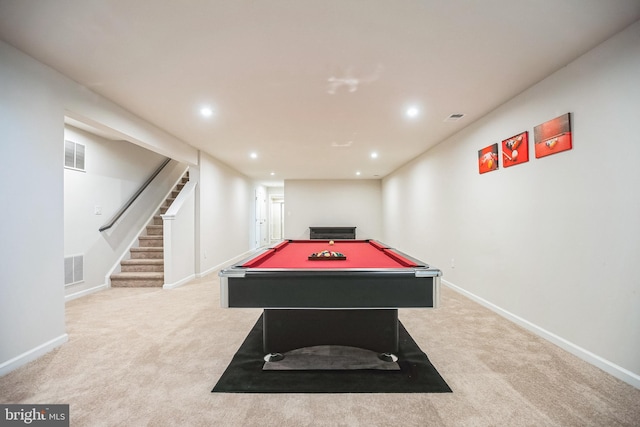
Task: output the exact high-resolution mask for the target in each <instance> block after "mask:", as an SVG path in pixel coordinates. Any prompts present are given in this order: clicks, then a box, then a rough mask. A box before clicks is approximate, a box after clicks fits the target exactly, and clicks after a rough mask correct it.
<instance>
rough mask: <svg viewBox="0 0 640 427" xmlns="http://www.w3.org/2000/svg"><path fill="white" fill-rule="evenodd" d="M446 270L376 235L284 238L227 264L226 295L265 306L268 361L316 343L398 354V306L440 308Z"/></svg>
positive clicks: (226, 300)
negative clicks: (364, 237)
mask: <svg viewBox="0 0 640 427" xmlns="http://www.w3.org/2000/svg"><path fill="white" fill-rule="evenodd" d="M322 251H328V252H329V253H331V252H333V253H334V255H344V257H341V258H344V259H337V258H332V257H327V258H326V259H320V258H319V257H313V256H312V255H313V254H318V253H319V252H322ZM441 275H442V273H441V271H440V270H438V269H437V268H434V267H431V266H429V265H427V264H426V263H424V262H422V261H420V260H417V259H415V258H412V257H410V256H408V255H406V254H404V253H402V252H399V251H397V250H395V249H392V248H390V247H388V246H387V245H385V244H384V243H381V242H379V241H377V240H335V241H329V240H284V241H282V242H280V243H278V244H277V245H275V246H272V247H269V248H267V249H264V250H261V251H259V252H258V253H256V254H255V255H253V256H251V257H249V258H247V259H245V260H243V261H240V262H239V263H237V264H235V265H233V266H230V267H228V268H225V269H223V270H221V271H220V273H219V276H220V299H221V305H222V306H223V307H245V308H249V307H252V308H262V309H263V310H264V311H263V347H264V352H265V354H266V356H265V360H279V359H281V358H282V357H283V354H284V353H286V352H287V351H290V350H294V349H297V348H303V347H311V346H316V345H344V346H351V347H359V348H364V349H368V350H372V351H375V352H377V353H379V354H380V357H381V358H382V359H383V360H397V357H396V356H395V354H396V353H397V351H398V308H416V307H423V308H435V307H437V306H438V302H439V294H440V276H441Z"/></svg>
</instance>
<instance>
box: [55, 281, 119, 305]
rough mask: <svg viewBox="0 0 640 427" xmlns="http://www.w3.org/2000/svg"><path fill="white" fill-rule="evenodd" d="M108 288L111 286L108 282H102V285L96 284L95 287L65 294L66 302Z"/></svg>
mask: <svg viewBox="0 0 640 427" xmlns="http://www.w3.org/2000/svg"><path fill="white" fill-rule="evenodd" d="M108 288H109V286H108V285H107V284H102V285H98V286H94V287H93V288H89V289H83V290H81V291H78V292H74V293H72V294H69V295H65V296H64V302H69V301H71V300H74V299H76V298H80V297H84V296H86V295H89V294H93V293H95V292H99V291H103V290H105V289H108Z"/></svg>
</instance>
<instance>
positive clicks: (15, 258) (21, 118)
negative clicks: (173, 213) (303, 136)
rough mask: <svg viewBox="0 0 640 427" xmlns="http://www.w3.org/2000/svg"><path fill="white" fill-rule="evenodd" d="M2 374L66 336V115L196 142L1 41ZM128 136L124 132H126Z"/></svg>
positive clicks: (181, 154) (148, 141) (179, 145)
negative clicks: (178, 135)
mask: <svg viewBox="0 0 640 427" xmlns="http://www.w3.org/2000/svg"><path fill="white" fill-rule="evenodd" d="M0 93H1V94H2V96H0V138H1V139H2V140H1V142H0V155H1V157H2V159H4V164H3V166H2V168H0V179H1V180H2V181H1V182H2V186H1V187H0V197H1V198H2V200H3V202H4V203H3V206H2V215H1V218H2V219H1V220H0V236H2V241H3V242H2V245H0V375H2V374H3V373H5V372H8V371H9V370H12V369H15V368H16V367H18V366H20V365H22V364H24V363H26V362H28V361H29V360H31V359H33V358H35V357H37V356H39V355H41V354H43V353H45V352H46V351H48V350H51V349H52V348H54V347H56V346H58V345H60V344H62V343H63V342H65V341H66V339H67V337H66V333H65V325H64V277H63V259H64V232H63V230H64V218H63V201H64V195H63V189H64V186H63V182H64V173H63V167H62V166H63V158H64V157H63V153H64V151H63V149H62V147H63V141H64V117H65V115H74V117H75V118H77V119H78V118H81V119H86V120H87V121H93V124H94V125H95V126H98V125H101V123H104V124H105V125H101V126H103V127H105V128H108V129H109V130H111V131H112V132H111V133H113V134H118V135H121V136H126V135H130V136H131V138H130V139H129V140H130V141H132V142H137V143H139V145H144V146H147V147H152V148H153V147H155V148H156V150H154V151H157V152H160V153H162V154H165V155H167V156H169V157H172V158H174V159H178V160H181V161H184V162H188V163H192V164H195V163H196V162H197V150H195V149H193V148H192V147H189V146H188V145H186V144H185V143H184V142H182V141H179V140H178V139H176V138H175V137H173V136H171V135H169V134H167V133H165V132H163V131H162V130H160V129H158V128H156V127H154V126H152V125H150V124H149V123H146V122H144V121H143V120H141V119H140V118H138V117H136V116H134V115H132V114H131V113H129V112H127V111H126V110H124V109H122V108H121V107H119V106H117V105H115V104H113V103H112V102H110V101H108V100H106V99H104V98H101V97H100V96H98V95H96V94H94V93H92V92H91V91H89V90H88V89H87V88H84V87H82V86H80V85H78V84H77V83H75V82H73V81H72V80H70V79H68V78H66V77H64V76H62V75H61V74H59V73H58V72H56V71H54V70H52V69H51V68H49V67H47V66H45V65H43V64H41V63H39V62H37V61H35V60H34V59H32V58H30V57H28V56H26V55H24V54H23V53H21V52H19V51H18V50H16V49H14V48H12V47H11V46H9V45H7V44H6V43H4V42H0ZM123 139H126V138H123Z"/></svg>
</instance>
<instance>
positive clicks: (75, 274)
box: [64, 255, 84, 286]
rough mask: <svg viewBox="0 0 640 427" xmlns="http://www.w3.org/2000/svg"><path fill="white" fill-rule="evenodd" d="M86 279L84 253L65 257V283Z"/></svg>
mask: <svg viewBox="0 0 640 427" xmlns="http://www.w3.org/2000/svg"><path fill="white" fill-rule="evenodd" d="M82 281H84V255H75V256H70V257H65V259H64V284H65V286H68V285H73V284H74V283H79V282H82Z"/></svg>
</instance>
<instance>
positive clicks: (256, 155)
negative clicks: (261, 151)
mask: <svg viewBox="0 0 640 427" xmlns="http://www.w3.org/2000/svg"><path fill="white" fill-rule="evenodd" d="M249 157H251V158H252V159H257V158H258V153H251V154H249Z"/></svg>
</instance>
